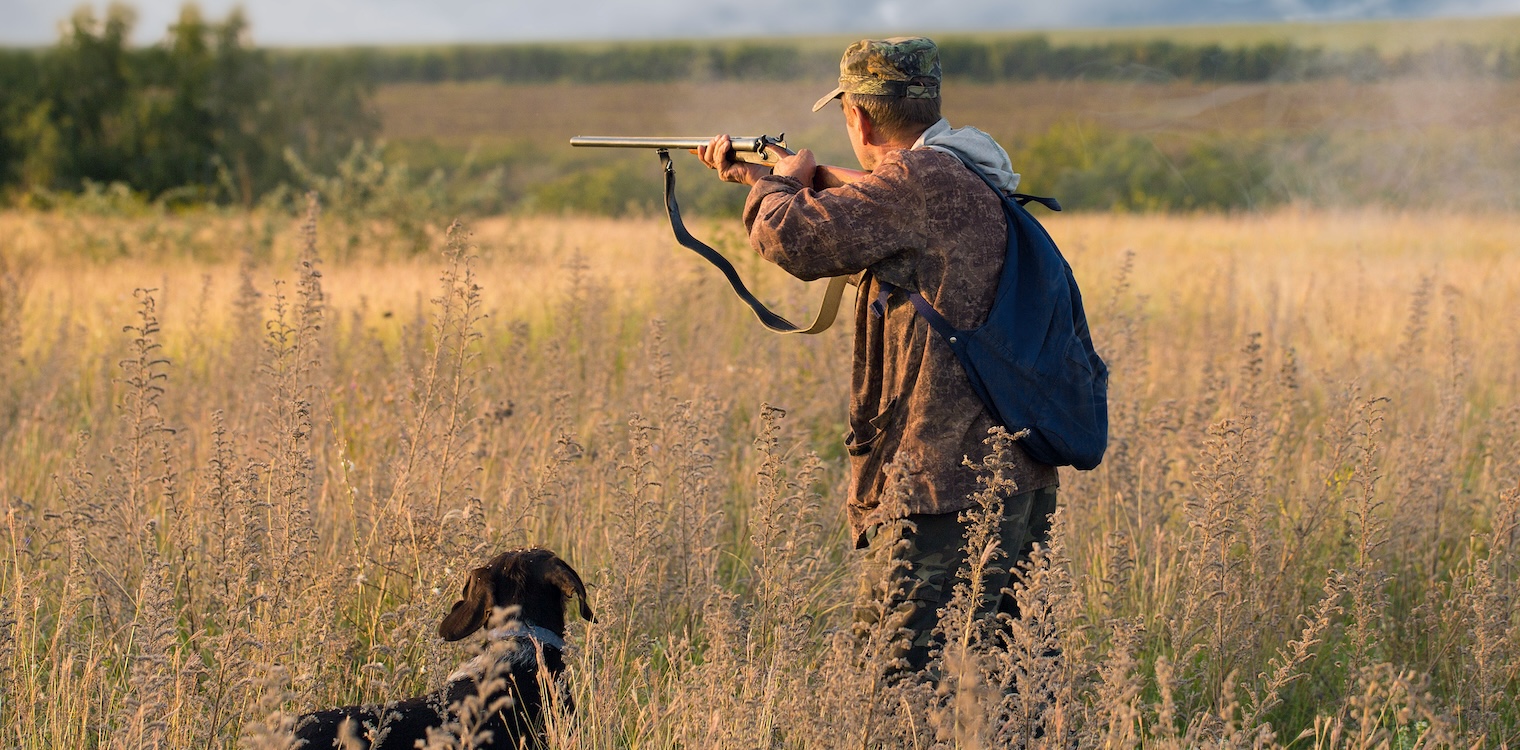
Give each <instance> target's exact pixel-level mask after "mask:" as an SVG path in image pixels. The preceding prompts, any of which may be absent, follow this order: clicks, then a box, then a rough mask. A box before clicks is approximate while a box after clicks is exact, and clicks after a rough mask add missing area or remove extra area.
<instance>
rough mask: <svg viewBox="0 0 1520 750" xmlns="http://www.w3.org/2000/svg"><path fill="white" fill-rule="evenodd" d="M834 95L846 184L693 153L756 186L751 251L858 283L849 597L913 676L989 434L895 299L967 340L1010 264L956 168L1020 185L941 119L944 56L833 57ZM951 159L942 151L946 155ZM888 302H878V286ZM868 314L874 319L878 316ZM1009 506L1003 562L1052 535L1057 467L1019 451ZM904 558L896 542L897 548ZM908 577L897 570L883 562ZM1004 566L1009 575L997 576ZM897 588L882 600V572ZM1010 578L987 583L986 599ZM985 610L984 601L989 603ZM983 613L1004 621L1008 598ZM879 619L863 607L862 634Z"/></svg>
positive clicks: (956, 366) (719, 147)
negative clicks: (916, 298) (918, 299)
mask: <svg viewBox="0 0 1520 750" xmlns="http://www.w3.org/2000/svg"><path fill="white" fill-rule="evenodd" d="M839 69H840V75H839V87H838V88H837V89H835V90H834V91H832V92H830V93H829V94H828V95H827V96H825V97H823V98H822V99H820V100H819V101H818V103H817V104H816V105H815V106H814V107H813V111H815V112H816V111H818V110H819V109H822V108H823V107H824V106H826V105H828V104H829V103H830V102H831V101H833V100H835V99H839V100H840V105H841V109H842V110H843V113H844V124H845V131H846V132H847V133H848V135H849V138H850V145H851V146H852V147H853V148H854V151H855V156H856V158H857V159H859V161H860V165H861V167H862V168H864V169H865V170H866V171H867V172H869V173H870V174H868V175H866V176H864V177H863V178H861V179H860V180H859V181H857V182H854V183H851V184H847V185H843V186H840V187H834V188H829V189H823V190H815V189H813V187H812V185H813V173H814V170H815V168H816V162H815V160H814V157H813V154H812V153H811V152H810V151H808V150H806V149H803V150H802V151H799V152H798V153H797V154H795V155H793V156H789V157H786V158H783V159H781V160H780V162H779V163H777V164H776V166H775V168H774V170H769V169H767V168H765V167H763V166H761V165H755V164H746V163H741V162H735V161H733V158H732V151H731V147H730V145H729V141H728V137H727V136H721V135H720V136H717V137H715V138H713V139H712V141H711V142H710V143H709V144H708V145H707V147H706V148H703V149H701V150H700V152H699V153H698V156H699V157H700V158H701V159H702V161H703V162H704V163H706V164H707V165H708V166H710V167H712V168H714V169H717V170H718V171H719V176H720V177H721V178H722V179H724V180H727V181H730V182H739V183H743V184H747V185H751V186H752V187H751V189H750V194H749V198H748V199H747V200H746V202H745V206H744V224H745V227H746V229H747V230H748V232H749V239H750V244H751V245H753V246H754V248H755V250H757V251H758V252H759V253H760V254H761V255H762V256H764V257H765V258H766V259H767V260H770V261H771V262H773V263H775V264H777V265H778V266H780V267H781V268H783V269H785V270H786V271H787V272H789V273H791V274H792V275H793V276H796V277H798V278H800V279H804V280H811V279H817V278H821V277H825V276H839V275H845V274H859V277H858V292H857V300H856V309H855V343H854V347H855V356H854V366H853V375H852V379H851V388H850V434H849V436H848V437H847V438H846V441H845V443H846V448H847V449H848V452H849V455H850V461H851V476H850V495H849V519H850V525H851V527H852V530H853V532H854V533H855V535H856V546H857V548H869V552H868V553H867V555H868V557H867V559H868V568H869V569H868V571H867V576H866V579H865V583H864V584H863V586H862V594H863V595H864V596H865V597H866V598H867V599H868V600H870V599H874V600H875V601H883V600H885V601H886V602H887V606H888V611H889V613H890V614H891V619H892V620H893V624H897V623H898V622H899V621H901V622H902V623H903V627H906V628H907V629H908V630H909V631H911V637H910V638H908V639H906V642H904V643H902V644H899V647H898V648H897V649H896V651H895V652H894V653H890V654H888V657H889V663H893V664H896V667H895V668H894V667H888V671H889V672H890V671H896V670H897V669H900V668H901V667H902V666H904V665H905V666H906V667H907V668H908V669H911V670H913V671H921V670H923V669H924V668H925V667H926V665H927V664H928V662H929V656H930V651H931V650H932V649H933V648H935V647H937V645H938V644H936V643H934V642H933V641H932V631H933V629H934V625H935V623H936V621H937V618H938V610H939V609H940V608H941V607H943V606H944V605H945V603H947V602H948V601H949V599H950V594H951V591H952V589H953V586H954V583H955V577H956V572H957V571H958V569H959V568H960V565H961V563H962V562H963V561H964V559H965V555H964V552H963V551H962V549H961V546H962V545H963V543H964V538H965V531H966V529H965V524H963V523H962V522H961V521H960V520H959V514H960V512H961V511H964V510H966V509H967V508H970V507H972V506H974V505H975V502H974V501H973V500H972V499H971V495H972V493H973V492H975V491H976V490H977V488H978V485H977V482H976V477H977V473H976V470H975V469H973V468H970V467H968V466H966V465H965V459H966V458H970V459H971V460H972V461H980V460H981V459H982V458H983V457H984V456H985V455H986V453H987V451H988V448H987V446H985V445H984V444H983V440H984V439H985V438H986V437H987V432H988V430H989V429H990V428H992V427H993V426H995V424H996V422H995V421H994V419H993V418H992V417H991V416H989V414H988V412H987V410H986V408H985V407H984V406H983V404H982V402H981V400H980V399H979V398H978V397H977V395H976V393H975V392H974V391H973V390H972V389H971V386H970V383H969V381H968V380H967V378H966V374H965V371H964V370H963V369H962V367H961V364H960V363H959V361H957V360H956V358H955V355H954V354H953V353H952V352H951V351H950V348H949V347H948V345H947V344H946V343H945V342H944V341H943V340H941V339H940V338H939V337H938V336H937V335H936V334H935V333H934V331H933V330H932V329H931V328H930V327H929V325H928V323H927V322H925V321H924V320H923V319H922V318H921V317H919V316H918V315H917V314H916V313H915V310H914V308H913V306H912V305H911V304H907V300H906V298H905V295H906V294H907V293H909V292H912V291H915V290H916V291H918V292H921V293H922V294H923V296H924V297H925V298H926V299H927V300H928V301H929V302H930V304H932V305H933V306H934V308H935V309H936V310H938V311H939V313H940V314H941V315H943V316H945V317H946V318H947V319H948V320H949V321H950V323H951V324H953V325H954V326H955V327H956V328H958V329H967V328H972V327H975V326H978V325H980V324H981V323H982V322H983V321H984V320H985V318H986V316H987V311H988V309H989V308H990V307H991V305H992V301H993V297H994V295H995V293H996V291H997V283H998V275H999V271H1000V269H1001V268H1002V265H1003V259H1004V256H1005V254H1006V252H1007V232H1008V227H1007V220H1006V219H1005V217H1004V214H1003V208H1002V204H1001V201H1000V199H999V197H998V196H997V195H995V194H994V193H993V192H992V191H991V190H989V189H988V187H987V184H986V183H984V182H983V181H982V180H981V178H979V177H977V176H976V175H975V174H974V173H972V172H971V170H970V169H968V168H967V167H966V166H965V165H964V164H963V163H962V162H961V160H960V159H959V158H957V156H956V155H955V153H959V154H961V155H962V156H964V157H966V158H967V159H969V160H971V161H972V162H973V163H976V164H977V165H978V167H979V168H980V169H981V170H982V171H983V172H984V173H986V174H987V175H988V176H989V177H991V178H992V179H993V180H994V182H995V183H996V184H998V185H999V186H1000V187H1001V188H1002V189H1003V190H1005V191H1006V192H1012V191H1013V189H1014V187H1015V186H1016V185H1017V184H1018V177H1019V176H1018V175H1017V174H1014V172H1013V169H1012V164H1011V162H1010V161H1009V158H1008V154H1007V152H1005V151H1004V150H1003V149H1002V147H1000V146H998V144H997V143H996V142H995V141H993V140H992V138H991V137H990V136H988V135H986V134H985V133H982V132H981V131H978V130H976V129H974V128H961V129H952V128H950V126H949V123H947V122H946V121H945V120H944V119H942V118H941V117H940V98H939V89H940V64H939V51H938V49H937V48H936V47H935V46H934V42H932V41H930V40H928V39H924V38H894V39H887V40H862V41H860V42H857V43H855V44H853V45H851V46H850V48H849V49H848V50H846V51H845V54H844V58H843V59H842V60H841V61H840V64H839ZM952 152H955V153H952ZM884 282H885V283H886V284H890V285H891V287H895V288H896V289H897V290H899V291H898V292H896V293H894V294H891V295H883V293H882V292H883V290H884V289H888V288H890V287H884V286H883V283H884ZM873 308H874V309H873ZM1015 452H1016V453H1017V456H1016V461H1017V466H1016V468H1015V471H1014V472H1013V479H1014V481H1015V482H1017V485H1018V490H1017V492H1018V494H1017V495H1015V496H1014V497H1011V498H1008V499H1007V500H1006V501H1005V517H1004V521H1003V528H1002V530H1001V531H1002V534H1001V538H1002V543H1003V549H1004V550H1005V552H1007V553H1008V554H1009V555H1015V554H1017V555H1019V556H1020V557H1023V556H1027V554H1028V552H1029V551H1030V549H1031V548H1032V545H1033V544H1034V542H1036V541H1043V540H1044V539H1045V536H1046V534H1047V532H1048V531H1049V518H1050V515H1051V513H1053V512H1054V510H1055V502H1056V483H1057V478H1056V470H1055V468H1054V467H1051V466H1046V465H1043V464H1039V463H1036V462H1035V461H1033V460H1032V459H1030V458H1029V457H1028V456H1027V455H1025V454H1024V453H1023V450H1022V449H1021V448H1015ZM888 464H895V465H896V466H897V467H898V468H899V469H901V470H902V471H901V472H895V473H900V475H901V480H899V481H901V482H903V484H902V485H901V486H900V487H898V488H895V491H897V492H905V493H906V504H907V509H908V512H909V516H908V520H909V521H911V522H912V524H911V525H904V524H885V523H884V521H886V520H889V519H886V518H884V517H883V515H884V513H883V508H882V505H881V500H882V496H883V493H884V492H885V491H886V490H887V489H888V488H887V483H888V473H887V472H886V471H885V468H886V466H887V465H888ZM900 540H901V541H906V542H907V544H898V543H897V542H898V541H900ZM896 562H906V563H908V565H906V566H902V565H894V563H896ZM1003 567H1007V568H1012V567H1013V566H1012V565H1011V564H1008V563H1007V562H1005V564H1004V565H1003ZM894 569H895V570H897V571H899V573H898V574H897V575H896V576H895V577H894V578H892V579H891V580H889V581H888V582H887V583H886V584H885V585H886V586H887V590H886V591H882V590H880V588H879V587H876V586H879V584H878V582H880V581H882V580H883V579H885V578H887V576H885V575H883V572H884V571H887V570H894ZM1008 583H1009V578H1008V574H1004V575H1003V576H1001V577H1000V578H999V579H995V580H990V581H987V584H988V590H989V591H990V592H991V595H992V596H994V597H996V596H998V593H997V592H998V591H999V590H1000V589H1001V588H1002V587H1004V586H1006V585H1008ZM986 604H987V606H988V607H989V608H990V607H991V606H993V605H994V603H993V602H988V603H986ZM995 606H997V607H999V608H1000V609H1002V610H1004V611H1009V612H1012V611H1013V609H1014V607H1013V602H1012V601H1011V598H1010V597H1006V596H1003V597H1001V600H1000V601H998V602H996V603H995ZM879 611H880V610H879V609H873V608H871V607H864V606H862V607H859V608H858V609H857V614H856V619H857V628H858V629H859V630H860V631H862V632H864V631H868V630H869V628H870V627H871V626H872V624H873V621H874V620H875V619H876V618H877V617H878V616H879V614H878V613H879Z"/></svg>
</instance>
